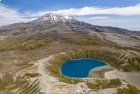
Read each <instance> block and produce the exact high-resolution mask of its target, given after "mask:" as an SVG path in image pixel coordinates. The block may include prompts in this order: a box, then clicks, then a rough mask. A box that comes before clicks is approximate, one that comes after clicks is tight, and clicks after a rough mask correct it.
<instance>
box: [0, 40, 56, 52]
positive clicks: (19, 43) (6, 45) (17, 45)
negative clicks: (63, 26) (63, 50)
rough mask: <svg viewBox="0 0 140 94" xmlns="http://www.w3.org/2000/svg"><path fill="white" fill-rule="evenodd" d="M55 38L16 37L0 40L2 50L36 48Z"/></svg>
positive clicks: (0, 49)
mask: <svg viewBox="0 0 140 94" xmlns="http://www.w3.org/2000/svg"><path fill="white" fill-rule="evenodd" d="M54 40H55V39H54V38H45V37H44V38H39V37H35V38H14V39H5V40H1V41H0V44H1V45H0V51H7V50H23V51H26V50H35V49H38V48H41V47H43V46H46V45H47V44H48V43H50V42H52V41H54Z"/></svg>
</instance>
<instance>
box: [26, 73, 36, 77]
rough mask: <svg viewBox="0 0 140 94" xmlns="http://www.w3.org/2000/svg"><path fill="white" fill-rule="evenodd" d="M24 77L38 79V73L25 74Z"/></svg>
mask: <svg viewBox="0 0 140 94" xmlns="http://www.w3.org/2000/svg"><path fill="white" fill-rule="evenodd" d="M25 76H26V77H38V76H39V74H38V73H26V74H25Z"/></svg>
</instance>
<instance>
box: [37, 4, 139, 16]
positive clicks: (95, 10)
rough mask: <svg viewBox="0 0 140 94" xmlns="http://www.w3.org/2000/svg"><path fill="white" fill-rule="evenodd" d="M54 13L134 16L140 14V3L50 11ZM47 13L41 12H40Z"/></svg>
mask: <svg viewBox="0 0 140 94" xmlns="http://www.w3.org/2000/svg"><path fill="white" fill-rule="evenodd" d="M50 12H52V13H57V14H64V15H76V16H84V15H96V14H110V15H124V16H132V15H140V4H137V5H135V6H128V7H112V8H105V7H83V8H70V9H63V10H57V11H50ZM42 13H45V11H44V12H40V13H39V14H42Z"/></svg>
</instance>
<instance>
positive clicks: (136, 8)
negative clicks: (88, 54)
mask: <svg viewBox="0 0 140 94" xmlns="http://www.w3.org/2000/svg"><path fill="white" fill-rule="evenodd" d="M50 12H51V13H56V14H61V15H67V16H71V17H74V18H76V19H78V20H81V21H85V22H88V23H91V24H94V25H101V26H114V27H120V28H124V29H129V30H136V31H140V0H0V26H2V25H7V24H12V23H19V22H28V21H31V20H34V19H37V18H38V17H40V16H42V15H44V14H46V13H50Z"/></svg>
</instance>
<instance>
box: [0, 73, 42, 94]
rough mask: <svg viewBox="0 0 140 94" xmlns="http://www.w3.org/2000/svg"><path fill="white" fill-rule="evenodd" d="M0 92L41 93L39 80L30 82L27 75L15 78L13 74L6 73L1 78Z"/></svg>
mask: <svg viewBox="0 0 140 94" xmlns="http://www.w3.org/2000/svg"><path fill="white" fill-rule="evenodd" d="M0 94H41V93H40V89H39V87H38V81H37V80H34V81H33V82H30V81H29V80H28V79H27V78H25V77H20V76H19V77H17V78H16V79H14V78H13V75H12V74H8V73H7V74H5V75H4V76H3V77H2V78H0Z"/></svg>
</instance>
